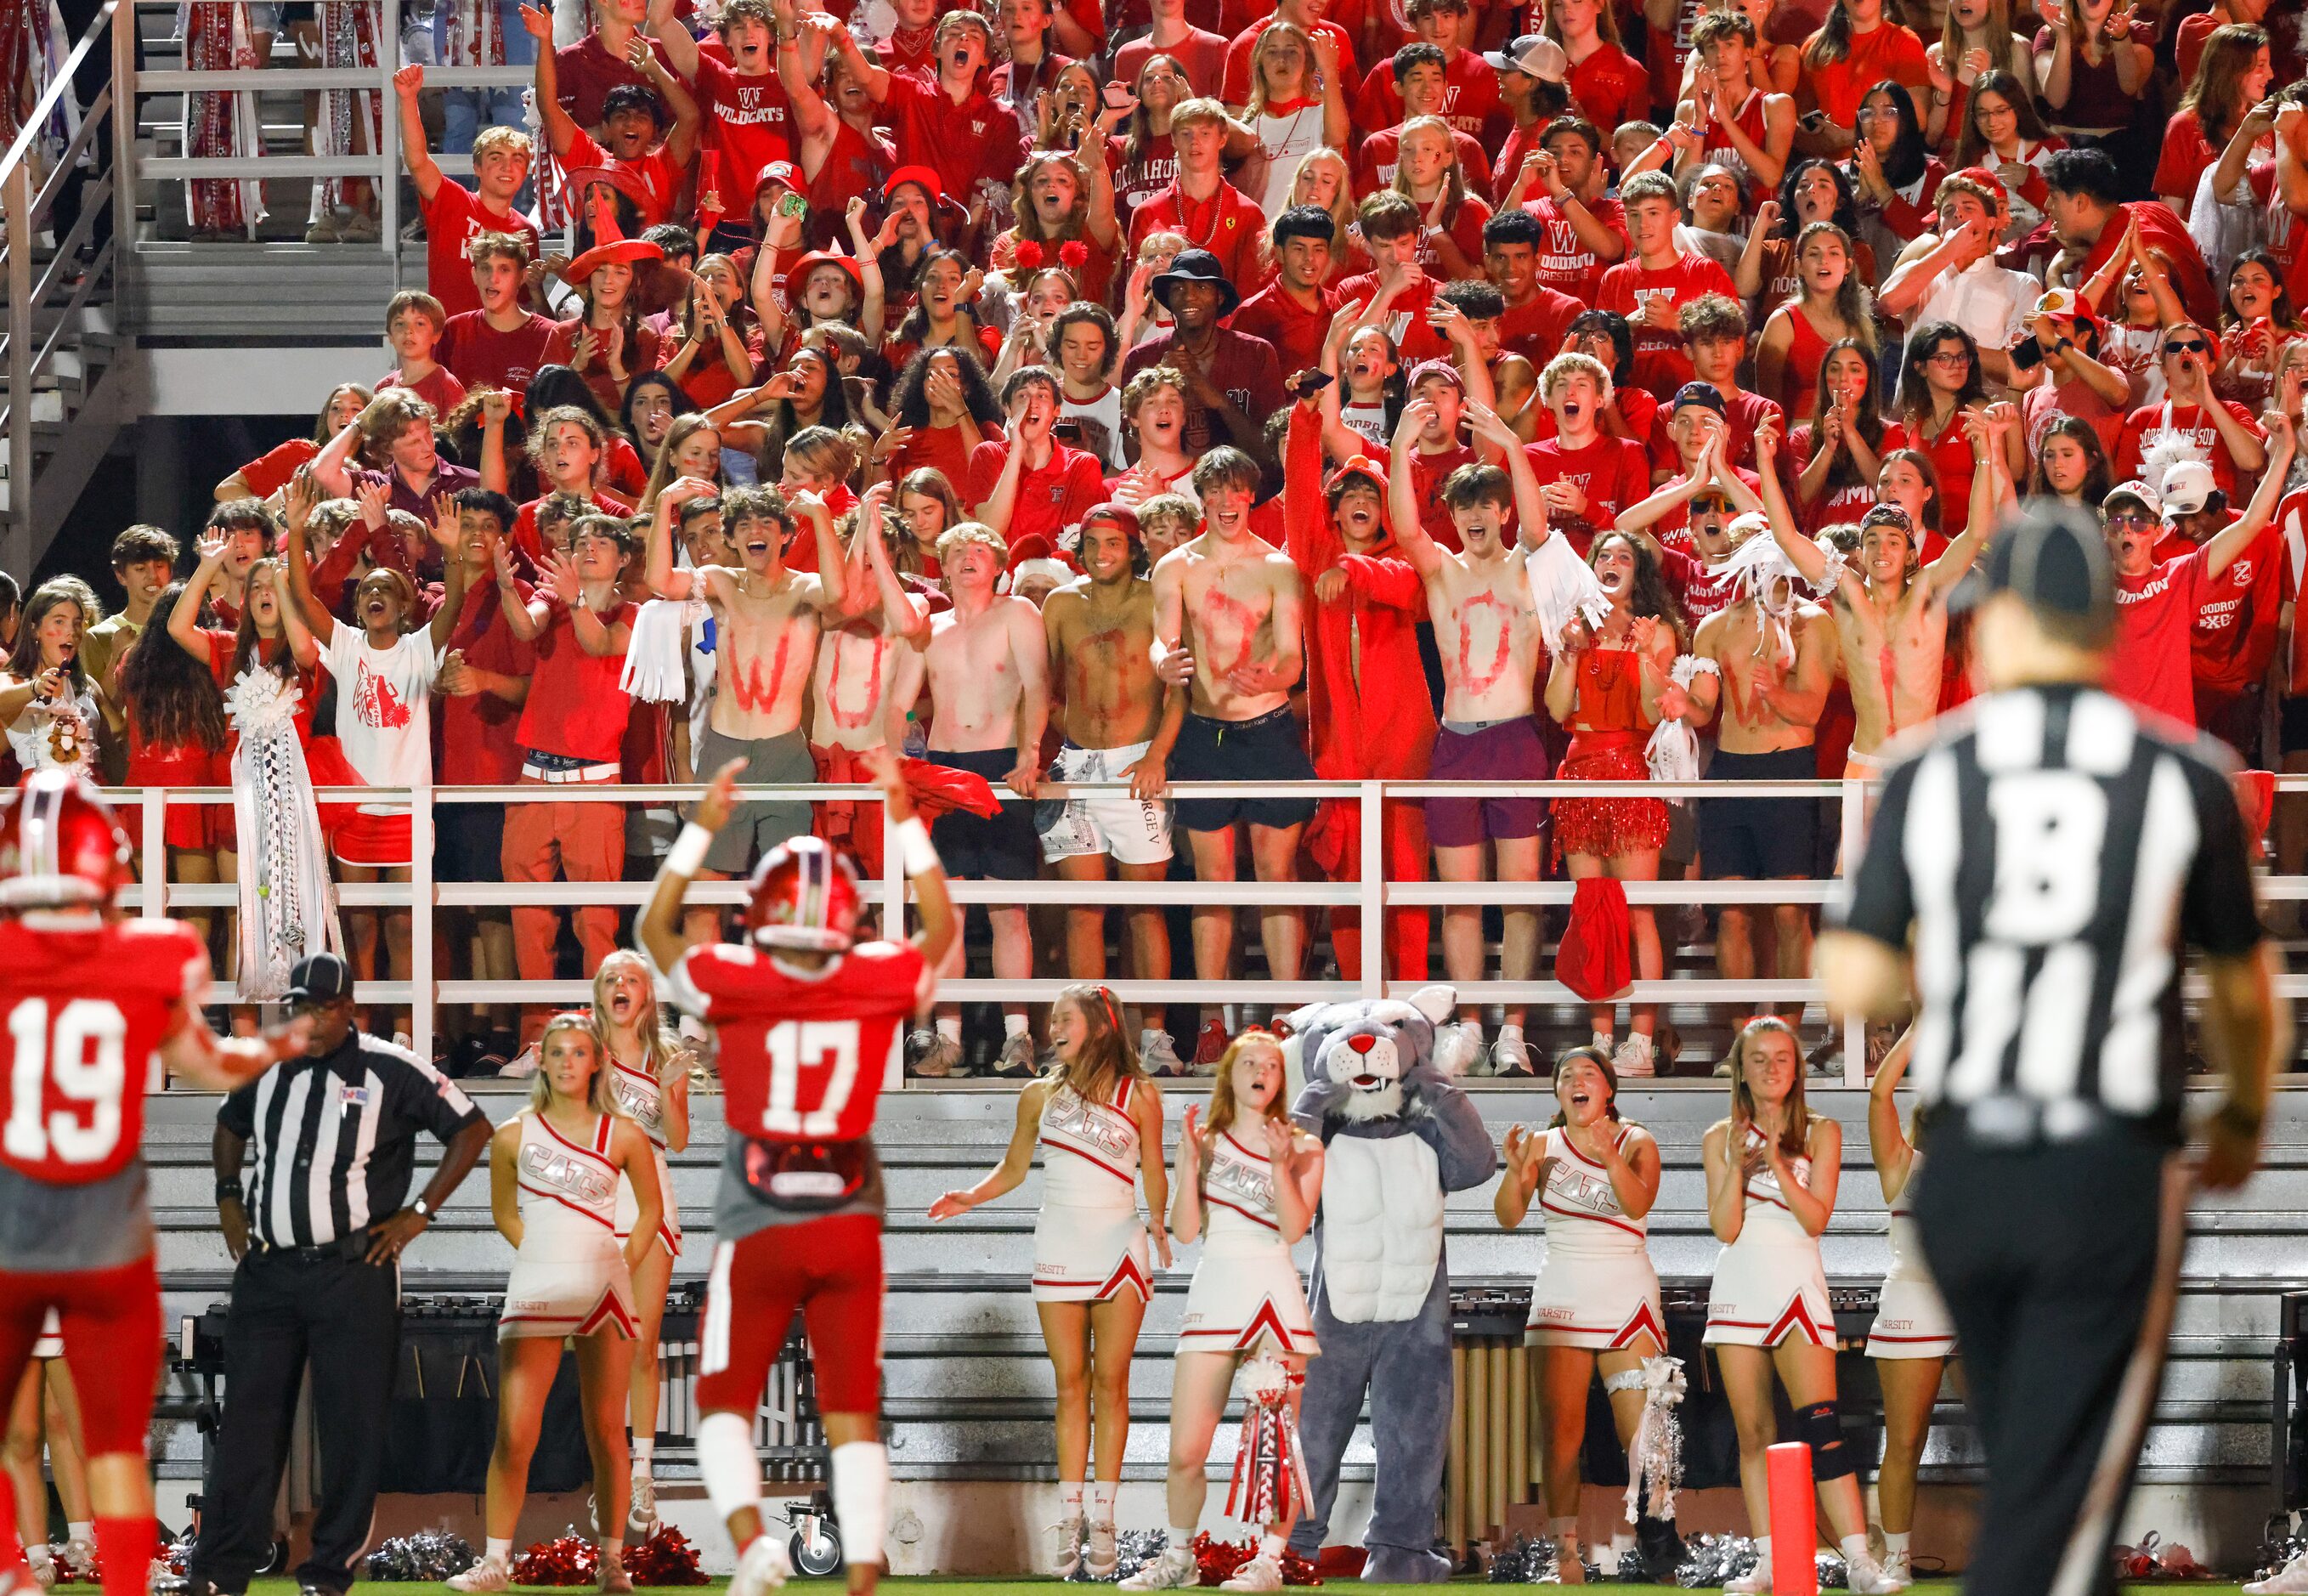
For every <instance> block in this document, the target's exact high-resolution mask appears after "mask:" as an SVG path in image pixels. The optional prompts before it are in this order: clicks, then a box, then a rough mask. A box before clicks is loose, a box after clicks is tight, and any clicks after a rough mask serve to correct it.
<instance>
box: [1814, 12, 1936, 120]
mask: <svg viewBox="0 0 2308 1596" xmlns="http://www.w3.org/2000/svg"><path fill="white" fill-rule="evenodd" d="M1818 37H1819V35H1818V34H1816V33H1814V34H1813V35H1812V37H1811V39H1805V40H1804V60H1805V61H1806V62H1808V61H1809V60H1810V58H1811V47H1812V39H1817V38H1818ZM1931 75H1932V74H1931V70H1930V65H1929V63H1928V62H1927V61H1926V59H1925V55H1924V41H1923V40H1922V39H1917V38H1916V36H1915V34H1914V33H1913V32H1911V31H1910V30H1908V29H1906V28H1902V27H1901V26H1899V23H1897V22H1891V21H1889V20H1888V19H1887V20H1886V21H1884V22H1882V23H1881V24H1879V25H1878V26H1877V27H1876V28H1875V29H1874V30H1873V31H1871V32H1867V33H1855V34H1853V35H1852V36H1851V51H1850V54H1848V55H1847V56H1844V58H1843V59H1842V60H1840V61H1833V62H1830V63H1829V64H1828V65H1825V66H1810V65H1806V66H1805V67H1804V72H1803V76H1802V77H1801V78H1800V79H1799V80H1798V81H1797V82H1796V97H1797V104H1798V105H1799V106H1800V108H1802V109H1804V110H1807V111H1808V110H1813V109H1816V110H1821V111H1824V112H1825V113H1827V119H1828V120H1829V121H1830V122H1831V123H1833V124H1834V125H1836V126H1838V127H1856V126H1857V125H1859V120H1858V118H1859V102H1860V101H1861V100H1862V99H1865V98H1866V96H1867V91H1868V90H1870V89H1873V87H1874V86H1875V85H1876V84H1878V83H1880V82H1882V81H1883V80H1884V79H1885V78H1890V80H1891V81H1892V82H1896V83H1900V84H1904V85H1905V86H1906V87H1908V88H1909V89H1915V90H1920V89H1921V88H1923V86H1924V85H1925V83H1928V82H1931ZM1918 98H1920V96H1918Z"/></svg>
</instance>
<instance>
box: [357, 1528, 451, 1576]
mask: <svg viewBox="0 0 2308 1596" xmlns="http://www.w3.org/2000/svg"><path fill="white" fill-rule="evenodd" d="M480 1560H481V1559H480V1555H479V1554H478V1553H477V1552H475V1551H474V1550H473V1548H472V1543H471V1542H470V1541H469V1540H466V1539H465V1538H464V1537H463V1536H461V1535H452V1534H451V1533H449V1531H446V1530H419V1531H418V1532H417V1533H416V1534H414V1535H396V1536H394V1537H393V1538H392V1540H387V1541H385V1542H384V1543H383V1545H381V1546H379V1547H378V1548H377V1549H375V1551H373V1552H371V1553H369V1555H368V1556H367V1557H366V1559H364V1560H363V1561H362V1564H361V1577H362V1578H363V1579H373V1580H381V1581H386V1582H390V1583H397V1584H428V1585H437V1584H439V1583H441V1582H442V1581H444V1580H445V1579H447V1578H449V1577H450V1576H451V1575H452V1574H462V1573H464V1572H465V1570H466V1569H468V1568H470V1567H471V1566H473V1565H474V1564H476V1563H478V1562H479V1561H480Z"/></svg>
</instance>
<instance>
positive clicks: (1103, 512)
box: [1081, 499, 1141, 543]
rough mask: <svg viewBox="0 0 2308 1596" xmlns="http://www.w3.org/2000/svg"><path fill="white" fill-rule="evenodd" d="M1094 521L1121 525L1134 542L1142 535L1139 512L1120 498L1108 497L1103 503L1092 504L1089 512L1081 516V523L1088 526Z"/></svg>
mask: <svg viewBox="0 0 2308 1596" xmlns="http://www.w3.org/2000/svg"><path fill="white" fill-rule="evenodd" d="M1093 521H1110V522H1113V523H1114V524H1115V526H1118V527H1120V528H1121V529H1122V530H1123V531H1124V533H1126V534H1127V535H1128V536H1129V538H1130V540H1131V541H1132V542H1133V543H1135V542H1137V541H1138V539H1139V538H1140V537H1141V533H1140V531H1139V530H1138V512H1137V511H1136V510H1134V509H1132V507H1131V506H1129V505H1125V504H1124V503H1123V502H1122V501H1121V500H1120V499H1108V500H1107V501H1106V502H1105V503H1104V504H1102V505H1091V506H1090V509H1089V514H1087V515H1085V516H1083V517H1082V518H1081V524H1082V525H1084V526H1088V525H1089V523H1090V522H1093Z"/></svg>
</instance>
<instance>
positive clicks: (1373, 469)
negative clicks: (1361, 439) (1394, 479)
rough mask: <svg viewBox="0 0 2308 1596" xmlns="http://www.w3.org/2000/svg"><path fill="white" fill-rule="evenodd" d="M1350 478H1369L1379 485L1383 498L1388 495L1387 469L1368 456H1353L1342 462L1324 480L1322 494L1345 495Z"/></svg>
mask: <svg viewBox="0 0 2308 1596" xmlns="http://www.w3.org/2000/svg"><path fill="white" fill-rule="evenodd" d="M1350 477H1368V478H1369V479H1371V480H1372V481H1373V482H1374V483H1376V484H1377V485H1378V490H1379V493H1380V495H1381V496H1384V495H1385V493H1386V467H1384V466H1382V465H1381V464H1380V463H1379V462H1377V461H1375V460H1374V459H1372V458H1371V457H1370V456H1369V455H1367V454H1353V455H1349V456H1348V457H1347V458H1346V459H1345V460H1342V461H1340V462H1339V463H1338V465H1337V466H1336V467H1334V468H1333V469H1332V470H1331V474H1330V475H1329V476H1327V477H1325V478H1323V479H1322V492H1323V493H1324V494H1325V495H1329V494H1334V493H1343V492H1344V491H1345V490H1346V486H1347V479H1348V478H1350Z"/></svg>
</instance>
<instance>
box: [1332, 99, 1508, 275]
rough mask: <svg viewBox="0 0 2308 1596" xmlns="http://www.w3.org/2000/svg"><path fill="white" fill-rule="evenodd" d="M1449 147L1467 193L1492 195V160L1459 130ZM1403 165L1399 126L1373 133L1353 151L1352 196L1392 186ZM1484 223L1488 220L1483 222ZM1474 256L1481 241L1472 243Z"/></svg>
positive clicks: (1453, 131) (1477, 144) (1374, 192)
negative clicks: (1453, 152)
mask: <svg viewBox="0 0 2308 1596" xmlns="http://www.w3.org/2000/svg"><path fill="white" fill-rule="evenodd" d="M1451 148H1452V149H1454V150H1456V151H1458V152H1459V170H1460V174H1461V175H1462V176H1463V177H1464V178H1465V179H1466V184H1467V186H1468V189H1470V190H1472V191H1473V192H1474V193H1476V194H1488V193H1490V191H1491V158H1490V157H1489V156H1488V155H1486V154H1485V153H1484V152H1483V147H1482V145H1480V144H1479V143H1477V142H1475V140H1474V138H1473V137H1472V136H1471V135H1469V134H1463V133H1460V131H1459V130H1458V129H1456V128H1452V129H1451ZM1401 163H1402V125H1401V124H1400V123H1396V124H1395V125H1392V126H1391V127H1389V128H1387V129H1386V130H1385V131H1384V132H1382V133H1374V134H1371V135H1370V137H1368V138H1366V139H1365V140H1364V141H1363V142H1362V148H1360V149H1359V150H1357V151H1355V193H1356V194H1357V195H1364V196H1367V195H1370V194H1376V193H1377V192H1378V191H1379V190H1380V189H1382V188H1391V187H1393V186H1394V171H1395V168H1397V167H1398V166H1399V165H1401ZM1486 220H1488V219H1487V218H1486ZM1475 244H1476V247H1477V252H1479V251H1480V249H1481V246H1482V238H1481V237H1480V235H1477V237H1476V239H1475Z"/></svg>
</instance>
